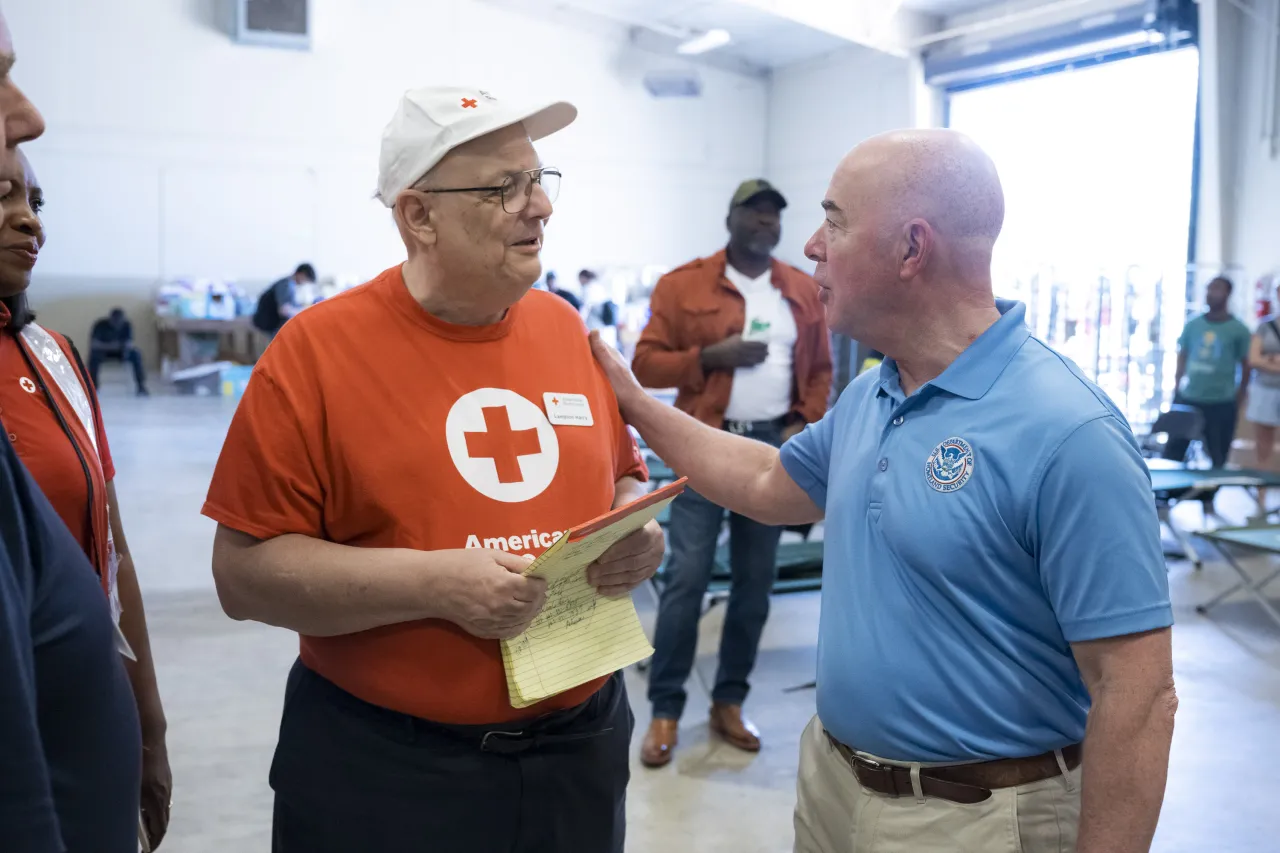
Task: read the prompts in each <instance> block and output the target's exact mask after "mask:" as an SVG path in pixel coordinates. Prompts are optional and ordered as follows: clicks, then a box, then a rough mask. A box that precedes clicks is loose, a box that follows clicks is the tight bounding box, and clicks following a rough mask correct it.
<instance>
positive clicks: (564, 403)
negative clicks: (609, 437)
mask: <svg viewBox="0 0 1280 853" xmlns="http://www.w3.org/2000/svg"><path fill="white" fill-rule="evenodd" d="M542 399H543V401H544V402H545V403H546V406H547V420H548V421H549V422H550V423H551V424H552V425H553V426H588V427H589V426H592V425H594V424H595V420H594V419H593V418H592V417H591V404H590V403H588V402H587V397H586V395H585V394H552V393H546V394H543V395H542Z"/></svg>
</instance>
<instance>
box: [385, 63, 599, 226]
mask: <svg viewBox="0 0 1280 853" xmlns="http://www.w3.org/2000/svg"><path fill="white" fill-rule="evenodd" d="M577 117H578V109H577V107H575V106H573V104H569V103H566V102H564V101H553V102H551V103H543V104H532V105H531V104H517V103H508V102H506V101H500V100H498V99H497V98H496V97H494V96H493V95H492V94H491V93H489V92H486V91H485V90H483V89H463V88H456V87H443V86H427V87H424V88H422V89H410V90H409V91H408V92H405V93H404V97H403V98H401V99H400V106H399V108H397V109H396V114H395V116H393V117H392V119H391V121H390V122H389V123H388V124H387V126H386V129H385V130H383V131H382V153H381V155H380V156H379V157H378V198H379V200H381V201H382V203H383V204H385V205H386V206H387V207H393V206H394V205H395V203H396V196H398V195H400V193H401V192H402V191H403V190H406V189H408V188H409V187H411V186H413V185H414V183H415V182H417V181H418V179H420V178H421V177H422V176H423V175H425V174H426V173H427V172H429V171H430V170H431V168H432V167H433V166H435V165H436V164H437V163H439V162H440V161H441V160H442V159H444V155H446V154H448V153H449V151H451V150H452V149H454V148H457V147H458V146H459V145H461V144H462V143H464V142H469V141H471V140H472V139H476V138H478V137H481V136H484V135H485V134H486V133H492V132H493V131H495V130H501V129H502V128H504V127H510V126H511V125H513V124H520V123H523V124H524V128H525V130H526V131H528V133H529V138H530V139H534V140H537V139H542V138H543V137H544V136H550V135H551V134H553V133H555V132H556V131H557V130H562V129H563V128H565V127H567V126H569V124H571V123H572V122H573V120H574V119H575V118H577Z"/></svg>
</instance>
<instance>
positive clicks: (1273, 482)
mask: <svg viewBox="0 0 1280 853" xmlns="http://www.w3.org/2000/svg"><path fill="white" fill-rule="evenodd" d="M1162 461H1163V460H1157V459H1148V460H1147V466H1148V468H1149V470H1150V473H1151V491H1152V493H1153V494H1154V495H1155V499H1156V512H1157V513H1158V514H1159V516H1160V522H1161V523H1162V524H1164V525H1165V526H1166V527H1168V528H1169V531H1170V532H1171V533H1172V534H1173V536H1174V538H1175V539H1177V540H1178V544H1179V546H1181V548H1182V550H1183V552H1184V553H1185V554H1186V557H1187V559H1189V560H1190V561H1191V562H1192V564H1193V565H1194V566H1195V567H1196V568H1197V569H1199V568H1201V565H1202V563H1201V560H1200V557H1199V556H1198V555H1197V554H1196V551H1195V548H1193V547H1192V546H1191V538H1190V536H1189V534H1188V533H1187V531H1185V530H1183V529H1182V528H1180V527H1178V526H1177V525H1176V524H1174V523H1173V519H1172V518H1170V516H1169V510H1170V508H1171V507H1172V506H1173V504H1175V503H1177V502H1179V501H1191V500H1200V499H1201V498H1204V497H1206V496H1208V495H1211V494H1213V493H1214V492H1216V491H1217V490H1218V489H1221V488H1223V487H1225V486H1240V487H1241V488H1243V489H1248V490H1251V489H1258V488H1263V487H1272V486H1280V474H1276V473H1273V472H1271V471H1253V470H1250V469H1247V468H1241V469H1238V470H1237V469H1233V468H1182V467H1165V465H1162V464H1161V462H1162Z"/></svg>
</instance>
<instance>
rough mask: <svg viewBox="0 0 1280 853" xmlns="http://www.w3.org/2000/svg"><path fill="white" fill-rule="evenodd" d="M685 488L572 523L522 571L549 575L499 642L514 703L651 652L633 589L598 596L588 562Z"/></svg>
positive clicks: (559, 689) (545, 694)
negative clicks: (511, 633)
mask: <svg viewBox="0 0 1280 853" xmlns="http://www.w3.org/2000/svg"><path fill="white" fill-rule="evenodd" d="M683 490H684V481H683V480H680V481H678V482H676V483H672V484H671V485H670V486H666V487H665V488H662V489H659V490H657V491H654V492H651V493H649V494H648V495H645V496H644V497H643V498H641V499H640V500H638V501H635V502H633V503H630V504H627V505H626V506H624V507H619V508H618V509H616V510H614V511H613V512H610V513H609V514H608V515H605V516H602V517H600V518H598V519H596V520H595V521H592V522H589V523H588V524H585V525H583V526H582V527H579V528H575V529H574V530H570V531H569V532H568V533H566V534H565V535H564V536H561V537H560V538H559V539H557V540H556V542H555V544H554V545H552V546H551V547H550V548H548V549H547V550H546V552H544V553H543V554H542V556H540V557H538V559H536V560H534V561H533V563H531V564H530V565H529V568H528V569H527V570H525V574H527V575H533V576H534V577H541V578H546V580H547V603H546V605H545V606H544V607H543V608H542V612H541V613H539V614H538V618H536V619H535V620H533V623H532V624H530V625H529V627H528V628H527V629H526V630H525V632H524V633H523V634H521V635H520V636H518V637H513V638H512V639H510V640H503V641H502V662H503V665H504V667H505V668H506V671H507V687H508V689H509V690H510V693H511V706H512V707H513V708H525V707H528V706H529V705H533V704H535V703H537V702H541V701H542V700H543V699H547V698H549V697H551V696H555V695H556V694H558V693H563V692H565V691H566V690H571V689H573V688H574V687H577V686H578V685H580V684H586V683H587V682H588V681H591V680H592V679H595V678H600V677H601V676H604V675H608V674H610V673H612V672H616V671H617V670H619V669H622V668H623V667H627V666H630V665H631V664H633V663H636V662H637V661H641V660H644V659H645V658H647V657H649V656H650V655H652V654H653V647H652V646H650V645H649V640H648V638H647V637H645V634H644V629H643V628H642V627H641V626H640V618H639V617H638V616H637V615H636V607H635V604H633V603H632V601H631V596H629V595H624V596H620V597H618V598H607V597H605V596H602V595H600V594H599V593H597V592H596V590H595V587H593V586H591V584H590V583H588V582H587V567H588V566H590V565H591V564H592V563H593V562H595V561H596V560H597V559H599V557H600V556H601V555H602V554H604V552H605V551H607V550H609V548H610V547H612V546H613V545H614V544H615V543H617V542H619V541H621V540H622V539H625V538H626V537H627V536H629V535H630V534H632V533H634V532H635V531H637V530H639V529H640V528H641V527H643V526H644V525H646V524H648V523H649V522H650V521H652V520H653V519H654V518H656V517H657V516H658V513H659V512H661V511H662V509H663V507H665V506H666V505H667V504H669V503H671V501H672V500H674V499H675V497H676V495H678V494H679V493H680V492H681V491H683Z"/></svg>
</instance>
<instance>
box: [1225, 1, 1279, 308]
mask: <svg viewBox="0 0 1280 853" xmlns="http://www.w3.org/2000/svg"><path fill="white" fill-rule="evenodd" d="M1254 7H1255V8H1259V9H1262V8H1265V7H1266V4H1265V3H1255V4H1254ZM1218 14H1219V19H1220V21H1221V22H1222V25H1223V32H1224V40H1223V42H1222V47H1223V48H1224V49H1223V52H1222V61H1223V62H1224V64H1228V65H1232V64H1233V65H1235V78H1234V79H1233V80H1231V82H1232V83H1234V85H1233V86H1232V88H1233V89H1234V91H1235V93H1236V95H1237V96H1238V97H1237V98H1235V99H1234V103H1232V104H1231V105H1230V106H1231V108H1232V109H1231V111H1232V113H1233V115H1231V116H1230V121H1229V122H1226V123H1224V128H1223V140H1224V146H1223V147H1224V153H1225V154H1226V155H1227V156H1228V157H1229V159H1228V160H1227V182H1228V191H1227V192H1226V193H1224V201H1225V203H1227V204H1229V205H1230V217H1229V220H1228V221H1229V223H1230V227H1229V229H1224V231H1227V232H1228V235H1229V239H1228V242H1227V246H1228V251H1229V252H1230V255H1229V257H1228V260H1229V261H1234V262H1235V263H1237V264H1238V265H1239V266H1240V269H1241V275H1242V277H1243V278H1244V281H1241V282H1238V284H1241V285H1248V287H1247V292H1248V293H1249V294H1252V293H1253V285H1254V282H1255V281H1256V280H1257V279H1258V278H1259V277H1260V276H1262V275H1264V274H1267V273H1280V159H1278V158H1277V155H1276V153H1273V149H1272V146H1271V144H1270V143H1269V142H1264V141H1263V138H1262V136H1263V129H1262V107H1263V93H1264V85H1265V80H1266V68H1265V60H1264V56H1265V54H1264V51H1265V43H1264V39H1266V38H1267V36H1268V34H1267V33H1266V32H1265V29H1264V27H1263V26H1261V25H1260V24H1258V23H1257V22H1255V21H1253V20H1252V19H1249V18H1245V17H1244V16H1242V15H1241V14H1240V13H1239V11H1237V10H1236V9H1235V8H1234V7H1232V6H1230V5H1228V4H1226V3H1223V2H1219V6H1218ZM1270 38H1271V39H1272V40H1275V39H1276V35H1275V34H1274V33H1272V34H1270ZM1272 93H1273V95H1276V94H1277V93H1276V90H1274V89H1273V90H1272ZM1277 108H1280V107H1277Z"/></svg>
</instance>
